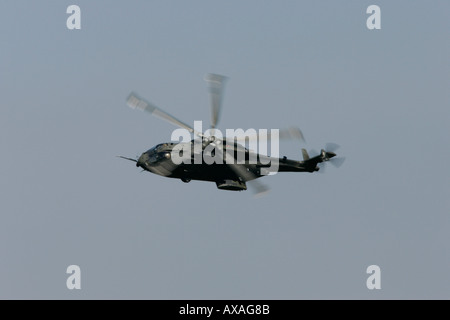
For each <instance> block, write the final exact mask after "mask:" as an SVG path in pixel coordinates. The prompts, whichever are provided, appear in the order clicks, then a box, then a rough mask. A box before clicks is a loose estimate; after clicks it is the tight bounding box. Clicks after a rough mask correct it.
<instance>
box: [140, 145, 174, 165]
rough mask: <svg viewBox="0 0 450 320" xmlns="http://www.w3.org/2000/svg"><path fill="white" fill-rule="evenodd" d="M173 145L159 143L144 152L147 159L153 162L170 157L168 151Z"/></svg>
mask: <svg viewBox="0 0 450 320" xmlns="http://www.w3.org/2000/svg"><path fill="white" fill-rule="evenodd" d="M173 145H174V144H173V143H160V144H158V145H156V146H154V147H153V148H151V149H149V150H147V151H146V152H145V153H146V154H147V156H148V161H149V162H150V163H155V162H157V161H159V160H162V159H170V152H171V151H172V149H173Z"/></svg>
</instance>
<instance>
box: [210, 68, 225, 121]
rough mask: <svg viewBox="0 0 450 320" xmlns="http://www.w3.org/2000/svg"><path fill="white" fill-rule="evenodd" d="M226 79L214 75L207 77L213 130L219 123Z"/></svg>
mask: <svg viewBox="0 0 450 320" xmlns="http://www.w3.org/2000/svg"><path fill="white" fill-rule="evenodd" d="M226 79H227V77H225V76H221V75H219V74H214V73H208V74H206V75H205V81H206V82H207V83H208V91H209V95H210V104H211V128H213V129H214V128H215V127H216V126H217V123H218V122H219V117H220V110H221V109H222V99H223V91H224V88H225V80H226Z"/></svg>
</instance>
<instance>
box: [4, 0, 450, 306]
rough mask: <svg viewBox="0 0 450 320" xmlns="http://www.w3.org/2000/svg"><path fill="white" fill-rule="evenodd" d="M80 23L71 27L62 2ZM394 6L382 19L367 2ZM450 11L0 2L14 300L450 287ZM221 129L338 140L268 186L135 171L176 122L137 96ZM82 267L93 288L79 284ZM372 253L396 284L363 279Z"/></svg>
mask: <svg viewBox="0 0 450 320" xmlns="http://www.w3.org/2000/svg"><path fill="white" fill-rule="evenodd" d="M71 4H77V5H79V6H80V8H81V16H82V17H81V27H82V29H81V30H74V31H69V30H68V29H67V28H66V19H67V17H68V15H67V14H66V8H67V6H69V5H71ZM371 4H377V5H379V6H380V7H381V27H382V29H381V30H375V31H369V30H368V29H367V28H366V19H367V17H368V15H367V14H366V13H365V12H366V8H367V7H368V6H369V5H371ZM448 12H450V3H449V2H448V1H434V2H433V5H432V6H431V5H429V3H428V2H427V1H395V2H392V1H321V2H317V1H283V2H279V1H278V2H276V1H265V2H262V1H226V2H224V1H221V2H219V1H121V2H119V1H39V2H31V1H1V2H0V48H1V49H0V96H1V108H0V143H1V144H0V145H1V150H2V154H1V157H0V176H1V179H0V194H1V198H0V199H1V201H0V298H2V299H11V298H27V299H28V298H44V299H47V298H61V299H77V298H85V299H91V298H101V299H103V298H138V299H141V298H143V299H250V298H253V299H303V298H306V299H309V298H325V299H328V298H339V299H347V298H361V299H379V298H385V299H390V298H407V299H410V298H445V299H449V298H450V275H449V272H448V271H449V267H450V216H449V214H450V184H449V181H450V170H449V169H448V165H447V161H448V160H449V159H450V149H449V146H448V142H449V136H450V129H449V126H448V121H449V119H450V111H449V105H450V103H449V102H450V90H449V88H450V41H449V39H450V37H449V36H450V32H449V31H450V20H449V19H448ZM208 72H214V73H219V74H224V75H226V76H228V77H229V81H228V82H227V87H226V90H225V99H224V108H223V110H222V117H221V121H220V123H219V128H220V129H225V128H244V129H246V128H256V129H258V128H284V127H287V126H290V125H297V126H299V127H300V128H301V129H302V131H303V133H304V134H305V136H306V139H307V142H308V143H307V145H306V146H304V145H302V144H299V143H298V142H283V143H282V144H281V150H280V152H281V154H282V155H286V156H288V157H290V158H295V159H300V158H301V150H300V149H301V148H302V147H306V148H307V149H311V148H313V149H316V150H320V148H322V147H323V146H324V144H325V143H326V142H337V143H339V144H340V145H341V149H339V151H338V154H340V155H343V156H345V157H346V162H345V164H344V165H343V166H342V167H341V168H339V169H335V168H333V167H332V166H330V167H329V168H327V169H328V170H327V172H326V174H323V175H322V174H307V173H300V174H282V173H280V174H278V175H275V176H271V177H265V178H262V182H264V183H265V184H267V185H269V186H270V187H271V192H270V193H269V195H268V196H266V197H264V198H261V199H254V198H253V196H252V193H251V192H249V191H247V192H240V193H239V192H227V191H220V190H218V189H217V188H216V186H215V184H212V183H206V182H196V181H193V182H191V183H189V184H185V183H182V182H181V181H177V180H172V179H166V178H162V177H159V176H156V175H151V174H148V173H139V170H138V169H137V168H136V167H135V166H134V165H133V164H132V163H129V162H127V161H124V160H121V159H118V158H115V156H116V155H119V154H120V155H124V156H129V157H135V156H136V155H139V154H140V153H141V152H143V151H145V150H147V149H148V148H150V147H152V146H154V145H156V144H158V143H160V142H163V141H169V140H170V134H171V132H172V130H173V129H174V127H172V126H171V125H169V124H167V123H165V122H163V121H160V120H158V119H156V118H153V117H151V116H148V115H146V114H143V113H140V112H138V111H133V110H131V109H129V108H127V106H126V104H125V99H126V97H127V95H128V93H129V92H130V91H132V90H134V91H136V92H138V93H139V94H140V95H142V96H143V97H145V98H146V99H148V100H149V101H152V102H153V103H155V104H157V105H158V106H159V107H161V108H163V109H165V110H166V111H168V112H170V113H172V114H174V115H175V116H177V117H178V118H179V119H181V120H183V121H184V122H186V123H190V124H193V121H194V120H204V121H205V122H206V123H209V119H210V114H209V106H208V96H207V90H206V85H205V82H204V81H203V76H204V74H205V73H208ZM71 264H77V265H79V266H80V267H81V272H82V289H81V290H79V291H76V290H73V291H69V290H68V289H67V288H66V278H67V276H68V275H67V274H66V273H65V270H66V268H67V266H69V265H71ZM371 264H377V265H379V266H380V267H381V272H382V280H381V283H382V289H381V290H378V291H377V290H374V291H370V290H368V289H367V288H366V279H367V277H368V275H367V274H366V272H365V271H366V268H367V266H369V265H371Z"/></svg>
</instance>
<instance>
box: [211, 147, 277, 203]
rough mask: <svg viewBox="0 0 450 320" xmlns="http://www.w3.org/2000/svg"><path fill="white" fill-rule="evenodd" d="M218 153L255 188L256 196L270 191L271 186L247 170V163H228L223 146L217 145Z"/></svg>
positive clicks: (237, 173)
mask: <svg viewBox="0 0 450 320" xmlns="http://www.w3.org/2000/svg"><path fill="white" fill-rule="evenodd" d="M215 150H216V153H217V154H218V156H219V157H222V159H223V162H224V164H226V165H227V166H228V167H229V168H230V169H231V170H233V172H234V173H235V174H236V175H237V176H238V177H240V178H241V179H242V180H244V181H245V182H248V183H249V186H251V187H252V188H253V191H254V193H255V196H258V197H259V196H262V195H264V194H266V193H267V192H268V191H269V188H268V187H267V186H266V185H265V184H263V183H261V182H259V181H257V180H256V178H257V176H256V175H255V174H254V173H253V172H251V171H249V170H247V167H245V165H243V164H236V163H226V162H225V161H226V156H225V155H224V154H223V151H222V148H220V147H217V145H216V148H215ZM232 158H233V159H234V157H233V156H232ZM234 160H236V159H234Z"/></svg>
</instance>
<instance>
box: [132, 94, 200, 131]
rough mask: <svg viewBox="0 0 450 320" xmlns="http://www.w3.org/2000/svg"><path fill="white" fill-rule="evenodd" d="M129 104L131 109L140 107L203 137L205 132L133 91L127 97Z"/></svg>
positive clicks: (139, 108)
mask: <svg viewBox="0 0 450 320" xmlns="http://www.w3.org/2000/svg"><path fill="white" fill-rule="evenodd" d="M127 104H128V106H129V107H130V108H131V109H138V110H141V111H147V112H149V113H150V114H152V115H154V116H157V117H158V118H161V119H163V120H165V121H167V122H169V123H171V124H173V125H175V126H178V127H180V128H184V129H186V130H188V131H189V132H191V133H192V132H193V133H195V134H196V135H198V136H200V137H202V136H203V134H202V133H200V132H197V131H195V130H194V129H193V128H192V127H190V126H189V125H187V124H186V123H184V122H182V121H180V120H178V119H177V118H175V117H174V116H172V115H170V114H168V113H167V112H165V111H163V110H161V109H159V108H158V107H157V106H155V105H153V104H151V103H150V102H148V101H145V100H144V99H142V98H140V97H139V96H138V95H137V94H136V93H134V92H132V93H130V95H129V96H128V98H127Z"/></svg>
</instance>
